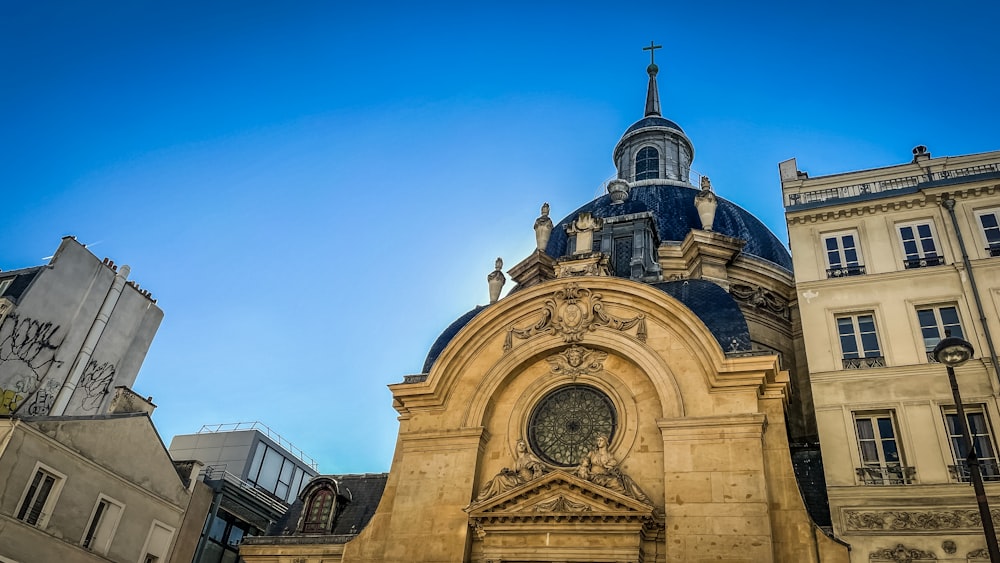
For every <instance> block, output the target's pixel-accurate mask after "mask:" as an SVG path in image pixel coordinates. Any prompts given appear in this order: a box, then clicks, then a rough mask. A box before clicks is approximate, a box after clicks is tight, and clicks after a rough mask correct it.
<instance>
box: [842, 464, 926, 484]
mask: <svg viewBox="0 0 1000 563" xmlns="http://www.w3.org/2000/svg"><path fill="white" fill-rule="evenodd" d="M855 471H856V472H857V474H858V480H859V481H861V484H862V485H876V486H888V485H912V484H913V476H914V475H915V474H916V472H917V471H916V469H915V468H913V467H907V466H905V465H900V464H898V463H889V464H886V465H865V466H863V467H858V468H856V469H855Z"/></svg>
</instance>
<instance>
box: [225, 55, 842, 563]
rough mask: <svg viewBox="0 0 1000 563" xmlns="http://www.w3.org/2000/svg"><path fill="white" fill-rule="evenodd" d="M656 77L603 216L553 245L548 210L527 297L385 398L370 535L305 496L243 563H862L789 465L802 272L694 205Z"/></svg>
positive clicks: (774, 249)
mask: <svg viewBox="0 0 1000 563" xmlns="http://www.w3.org/2000/svg"><path fill="white" fill-rule="evenodd" d="M651 48H652V47H651ZM648 71H649V74H650V82H649V90H648V94H647V104H646V116H645V117H644V118H643V119H642V120H640V121H638V122H637V123H636V124H635V125H633V126H632V127H630V128H629V129H628V131H626V133H625V135H624V136H623V137H622V140H621V141H620V142H619V143H618V146H617V147H616V149H615V151H614V160H615V163H616V165H617V167H618V178H617V179H616V180H614V181H613V182H611V183H609V185H608V194H607V195H605V196H601V197H599V198H598V199H596V200H594V201H592V202H590V203H588V204H586V205H584V206H583V207H581V208H580V209H578V210H577V211H575V212H574V213H572V214H570V215H569V216H567V217H566V218H564V219H563V220H562V221H561V222H559V223H558V224H556V225H554V226H553V227H552V228H551V231H550V230H549V226H548V223H547V222H546V221H545V220H546V219H547V215H548V211H549V210H548V208H547V206H546V207H544V208H543V215H542V217H540V218H539V221H541V224H542V226H543V227H544V228H540V227H539V223H538V222H536V225H535V227H536V233H535V234H536V242H537V246H538V249H537V250H536V251H535V252H534V253H532V254H531V255H530V256H529V257H527V258H526V259H525V260H523V261H522V262H520V263H519V264H517V265H515V266H514V267H513V268H511V270H510V274H511V278H512V279H513V281H514V282H515V283H516V284H517V286H516V287H515V288H514V289H512V290H511V291H510V292H509V293H508V295H507V296H506V297H503V298H500V299H499V300H497V301H496V302H495V303H491V304H490V305H489V306H487V307H484V308H477V309H474V310H473V311H470V312H469V313H468V314H466V315H465V316H463V317H462V318H460V319H459V321H456V323H454V324H453V325H452V326H451V327H449V328H448V329H447V330H446V331H445V333H444V334H442V336H441V337H440V338H439V339H438V342H436V343H435V344H434V346H433V347H432V349H431V353H430V354H429V355H428V358H427V361H426V362H425V368H424V371H425V373H422V374H417V375H410V376H406V377H405V378H404V382H403V383H399V384H395V385H391V386H390V389H391V391H392V394H393V405H394V407H395V408H396V410H397V411H398V412H399V421H400V429H399V437H398V441H397V444H396V453H395V456H394V457H393V460H392V465H391V467H390V471H389V474H388V478H387V481H386V483H385V488H384V491H383V492H382V495H381V498H380V499H379V502H378V506H377V508H376V509H375V510H374V515H373V516H372V517H371V519H370V521H368V523H367V525H366V526H365V527H364V528H363V529H362V530H359V531H357V532H356V533H351V534H347V535H336V534H335V533H334V531H333V529H331V528H330V527H329V526H326V527H324V528H322V531H320V532H317V531H316V530H317V528H313V527H310V526H312V524H310V526H306V525H305V524H306V523H308V522H313V521H316V522H320V521H323V520H322V519H317V520H310V519H312V518H313V516H311V515H312V514H314V513H316V512H321V510H322V509H323V507H324V506H326V505H324V504H323V502H324V499H325V498H326V497H323V498H319V497H315V498H314V497H310V496H309V495H305V496H303V497H302V498H300V501H299V502H300V506H302V507H303V508H302V514H303V515H304V516H302V518H301V519H300V521H299V522H298V523H291V522H289V523H288V524H287V525H286V526H284V527H282V528H280V529H274V530H272V532H271V534H272V535H270V536H264V537H257V538H251V539H249V540H247V541H245V542H244V544H243V545H242V547H241V551H240V553H241V556H242V557H243V558H244V559H245V560H246V561H247V562H248V563H279V562H280V563H319V562H321V561H352V562H389V561H393V562H397V561H398V562H403V561H406V562H414V561H424V562H432V561H433V562H446V561H447V562H457V561H467V562H501V561H521V562H528V561H532V562H541V561H553V562H555V561H559V562H571V561H574V562H584V561H586V562H595V561H596V562H608V563H610V562H631V563H639V562H647V563H653V562H657V563H666V562H685V563H690V562H695V563H697V562H701V561H705V562H707V561H729V562H739V561H743V562H751V561H752V562H795V563H802V562H846V561H847V560H848V555H847V548H846V547H845V546H844V545H843V544H841V543H839V542H837V541H835V540H832V539H830V538H829V537H828V536H827V535H826V534H825V533H824V532H823V531H822V530H821V529H820V528H819V527H818V526H817V525H816V524H815V523H814V522H813V521H812V519H811V518H810V515H809V513H808V512H807V509H806V507H805V505H804V503H803V500H802V496H801V494H800V492H799V483H798V481H797V480H796V476H795V472H794V470H793V466H792V462H791V456H790V448H789V443H788V436H789V428H790V427H791V428H792V432H791V435H792V436H796V437H799V436H808V435H809V433H810V431H814V430H815V425H814V424H813V422H812V418H811V412H812V408H811V402H810V398H809V394H808V390H809V389H808V380H806V379H803V378H802V374H800V373H799V370H797V369H796V366H797V365H800V364H799V356H800V348H801V347H800V346H797V344H796V342H795V337H796V334H797V330H798V326H797V320H798V319H797V310H796V302H795V291H794V284H793V281H792V277H791V270H790V267H791V260H790V258H789V257H788V252H787V250H785V249H784V248H783V246H782V245H781V243H780V242H779V241H777V239H776V238H775V237H774V235H773V234H771V233H770V232H769V231H767V229H766V228H765V227H764V226H763V225H762V224H760V222H759V221H757V220H756V219H754V218H753V217H752V216H750V215H749V214H748V213H747V212H746V211H744V210H742V209H740V208H739V207H737V206H735V205H733V204H732V203H730V202H728V201H726V200H724V199H722V198H721V197H716V195H715V194H714V192H712V188H711V186H710V184H708V183H707V181H706V183H705V186H706V187H705V189H704V190H699V189H698V188H696V187H695V186H693V185H691V184H690V183H689V178H690V174H691V171H690V165H691V159H692V158H693V154H694V151H693V148H692V146H691V143H690V140H688V139H687V137H686V135H684V133H683V131H682V130H681V129H680V127H679V126H678V125H676V124H675V123H673V122H671V121H669V120H666V119H664V118H662V116H660V110H659V102H658V99H659V98H658V94H657V87H656V81H655V74H656V67H655V65H653V64H651V65H650V67H649V69H648ZM705 190H708V191H709V192H712V193H708V194H706V193H705ZM706 202H707V203H706ZM708 204H711V205H708ZM709 207H711V209H708V208H709ZM540 231H544V233H542V234H544V236H539V232H540ZM803 384H804V385H803ZM786 420H791V421H792V422H791V424H788V423H787V422H786ZM363 502H364V499H358V498H354V499H353V500H348V499H347V497H346V496H343V495H338V496H337V500H336V503H335V505H334V507H333V508H332V510H333V511H334V513H337V511H340V510H342V509H344V507H345V506H346V507H348V508H349V507H351V506H352V503H353V504H357V503H363ZM323 514H325V513H323ZM334 520H335V518H334ZM335 528H336V527H335V526H334V529H335ZM307 530H311V531H307Z"/></svg>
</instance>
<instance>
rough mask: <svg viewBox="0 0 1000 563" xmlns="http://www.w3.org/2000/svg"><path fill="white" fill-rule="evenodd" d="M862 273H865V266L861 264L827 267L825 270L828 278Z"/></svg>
mask: <svg viewBox="0 0 1000 563" xmlns="http://www.w3.org/2000/svg"><path fill="white" fill-rule="evenodd" d="M863 275H865V267H864V266H861V265H854V266H841V267H839V268H828V269H827V270H826V277H828V278H843V277H847V276H863Z"/></svg>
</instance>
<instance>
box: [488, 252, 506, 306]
mask: <svg viewBox="0 0 1000 563" xmlns="http://www.w3.org/2000/svg"><path fill="white" fill-rule="evenodd" d="M501 268H503V259H502V258H497V261H496V269H495V270H493V271H492V272H490V274H489V275H488V276H486V282H487V283H488V284H489V286H490V304H493V303H496V302H497V301H499V300H500V290H501V289H503V284H505V283H507V277H506V276H504V275H503V272H501V271H500V270H501Z"/></svg>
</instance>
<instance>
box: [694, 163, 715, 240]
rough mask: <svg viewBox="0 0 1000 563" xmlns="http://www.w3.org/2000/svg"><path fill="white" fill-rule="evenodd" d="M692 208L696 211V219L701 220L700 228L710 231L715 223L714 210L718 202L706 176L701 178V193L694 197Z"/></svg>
mask: <svg viewBox="0 0 1000 563" xmlns="http://www.w3.org/2000/svg"><path fill="white" fill-rule="evenodd" d="M694 206H695V208H696V209H697V210H698V218H699V219H701V228H702V229H705V230H706V231H711V230H712V224H713V223H715V209H716V208H717V207H718V206H719V202H718V201H717V198H716V197H715V192H713V191H712V181H711V180H710V179H709V178H708V176H702V177H701V191H700V192H698V195H696V196H694Z"/></svg>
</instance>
